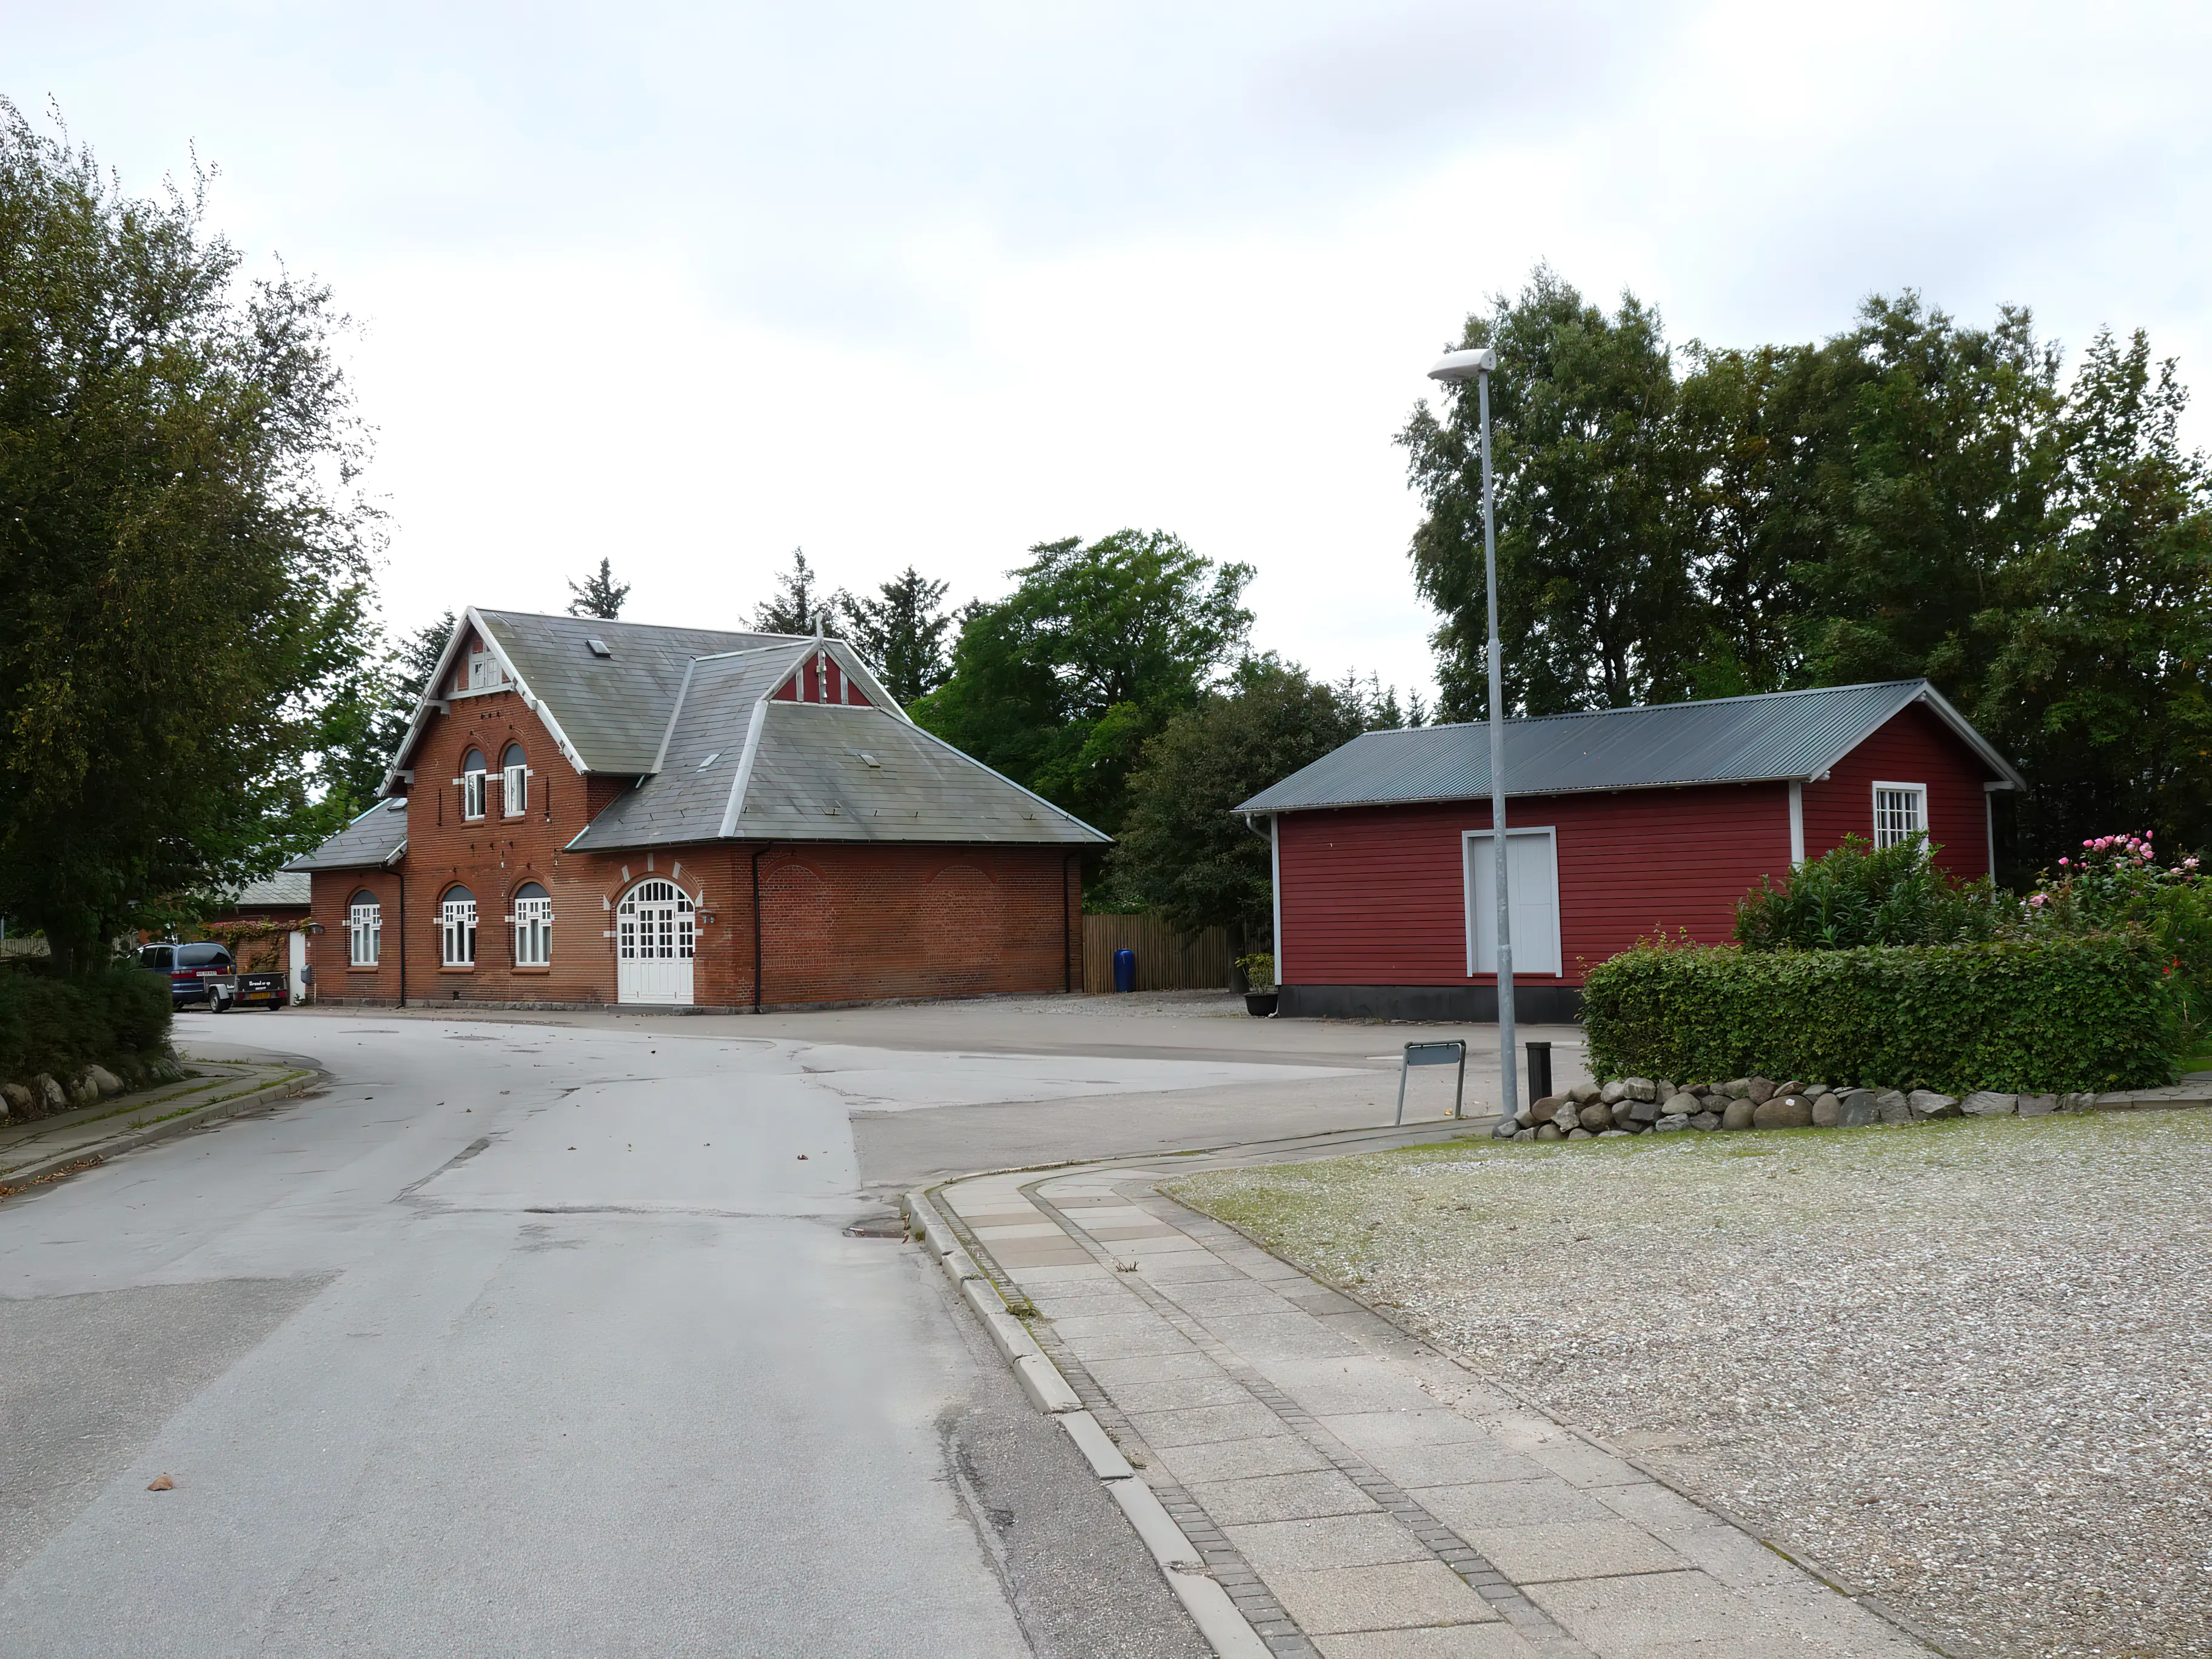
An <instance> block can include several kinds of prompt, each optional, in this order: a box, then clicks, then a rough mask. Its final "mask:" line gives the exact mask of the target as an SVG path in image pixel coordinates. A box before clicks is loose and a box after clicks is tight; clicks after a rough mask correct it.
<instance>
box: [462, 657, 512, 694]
mask: <svg viewBox="0 0 2212 1659" xmlns="http://www.w3.org/2000/svg"><path fill="white" fill-rule="evenodd" d="M504 678H506V677H505V676H504V675H503V674H501V672H500V670H499V659H498V658H496V657H495V656H493V655H492V653H490V652H489V651H477V652H471V653H470V655H469V684H468V689H469V690H471V691H489V690H493V689H494V688H495V687H496V686H497V685H498V684H500V682H501V680H502V679H504Z"/></svg>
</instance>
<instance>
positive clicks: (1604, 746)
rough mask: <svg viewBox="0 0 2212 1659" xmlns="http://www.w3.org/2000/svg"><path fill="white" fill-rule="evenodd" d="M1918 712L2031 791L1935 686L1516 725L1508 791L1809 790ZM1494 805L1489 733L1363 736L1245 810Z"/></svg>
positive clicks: (1899, 684) (1619, 711)
mask: <svg viewBox="0 0 2212 1659" xmlns="http://www.w3.org/2000/svg"><path fill="white" fill-rule="evenodd" d="M1915 702H1919V703H1923V704H1925V705H1926V706H1927V707H1928V708H1929V709H1930V710H1931V711H1932V712H1934V713H1935V714H1936V715H1937V716H1938V717H1939V718H1940V719H1942V720H1943V721H1944V723H1945V724H1947V725H1948V726H1950V727H1951V728H1952V729H1953V730H1954V732H1957V733H1958V734H1959V736H1960V739H1961V740H1962V741H1964V742H1965V743H1966V745H1967V746H1968V747H1969V748H1971V749H1972V750H1974V751H1975V753H1976V754H1977V755H1978V757H1980V758H1981V759H1982V761H1983V762H1984V763H1985V764H1986V765H1987V766H1988V767H1989V769H1990V771H1991V773H1992V774H1994V775H1996V777H1998V778H2000V779H2002V780H2003V781H2005V782H2006V783H2007V784H2008V785H2009V786H2010V787H2013V788H2015V789H2021V788H2025V787H2027V784H2026V781H2025V780H2023V779H2022V778H2021V775H2020V774H2019V773H2018V772H2016V771H2015V770H2014V769H2013V768H2012V766H2011V764H2010V763H2008V761H2007V760H2006V759H2005V758H2004V757H2003V756H2002V755H2000V754H1999V753H1998V752H1997V751H1996V750H1995V749H1994V748H1992V747H1991V746H1990V744H1989V743H1988V742H1987V741H1986V740H1985V739H1984V738H1983V737H1982V735H1981V734H1980V733H1979V732H1977V731H1975V730H1974V728H1973V727H1972V726H1970V725H1968V724H1967V723H1966V719H1965V717H1964V716H1963V715H1961V714H1960V713H1959V712H1958V710H1957V709H1955V708H1952V707H1951V705H1950V704H1949V703H1948V702H1946V701H1945V700H1944V698H1943V696H1942V694H1941V693H1940V692H1938V691H1937V690H1936V688H1935V687H1934V686H1932V685H1930V684H1929V683H1928V682H1927V681H1925V680H1888V681H1883V682H1881V683H1879V684H1869V685H1836V686H1822V687H1820V688H1817V689H1815V690H1805V691H1769V692H1761V693H1758V694H1756V695H1753V696H1742V697H1714V698H1711V699H1708V700H1707V701H1705V702H1673V703H1655V704H1652V705H1650V706H1648V707H1645V708H1608V709H1601V710H1598V711H1595V712H1593V713H1588V714H1547V715H1544V716H1542V717H1541V718H1538V719H1534V720H1508V721H1507V722H1506V723H1505V781H1506V793H1508V794H1510V795H1564V794H1573V793H1582V792H1584V791H1590V790H1608V789H1656V788H1665V787H1675V786H1680V785H1684V784H1699V783H1752V782H1765V781H1778V780H1783V779H1789V778H1796V779H1801V780H1810V779H1813V778H1815V777H1817V776H1819V775H1820V774H1821V773H1823V772H1825V771H1826V770H1827V769H1829V768H1830V767H1832V766H1833V765H1834V764H1835V763H1837V762H1838V761H1839V760H1841V759H1842V758H1843V757H1844V756H1845V755H1847V754H1849V753H1850V751H1851V750H1854V749H1856V748H1857V747H1858V745H1859V744H1861V743H1863V742H1864V741H1865V740H1866V739H1867V738H1868V737H1869V736H1870V735H1872V733H1873V732H1875V729H1876V728H1878V727H1879V726H1882V725H1883V724H1885V723H1886V722H1887V721H1888V720H1891V719H1893V717H1895V716H1896V715H1897V714H1899V712H1900V711H1901V710H1903V709H1905V708H1908V707H1910V706H1911V704H1913V703H1915ZM1489 793H1490V731H1489V727H1488V726H1486V725H1483V724H1480V723H1473V724H1468V725H1465V726H1419V727H1415V728H1413V729H1412V730H1410V731H1401V732H1364V733H1362V734H1361V735H1360V736H1358V737H1357V738H1353V739H1352V741H1351V742H1350V743H1347V744H1345V745H1344V746H1343V747H1342V748H1340V749H1337V750H1333V751H1332V752H1330V753H1328V754H1327V755H1324V756H1322V757H1321V758H1320V759H1319V760H1317V761H1316V762H1315V763H1313V764H1312V765H1310V766H1309V767H1306V768H1304V769H1303V770H1301V771H1298V772H1295V773H1293V774H1291V775H1290V776H1289V777H1287V778H1285V779H1284V780H1283V781H1281V782H1280V783H1278V784H1274V785H1273V786H1271V787H1268V788H1266V789H1262V790H1261V792H1260V793H1258V794H1256V795H1255V796H1253V797H1252V798H1251V799H1249V800H1248V801H1246V802H1244V803H1243V805H1240V806H1238V807H1237V808H1236V809H1235V810H1236V811H1239V812H1295V811H1307V810H1310V809H1314V808H1319V807H1332V806H1372V805H1399V804H1407V803H1412V802H1416V801H1435V800H1475V799H1483V798H1485V797H1486V796H1488V794H1489Z"/></svg>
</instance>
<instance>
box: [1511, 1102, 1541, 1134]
mask: <svg viewBox="0 0 2212 1659" xmlns="http://www.w3.org/2000/svg"><path fill="white" fill-rule="evenodd" d="M1513 1127H1515V1128H1516V1129H1533V1128H1534V1127H1536V1109H1535V1108H1534V1107H1533V1106H1523V1107H1522V1109H1520V1110H1519V1111H1518V1112H1516V1113H1515V1114H1514V1115H1513Z"/></svg>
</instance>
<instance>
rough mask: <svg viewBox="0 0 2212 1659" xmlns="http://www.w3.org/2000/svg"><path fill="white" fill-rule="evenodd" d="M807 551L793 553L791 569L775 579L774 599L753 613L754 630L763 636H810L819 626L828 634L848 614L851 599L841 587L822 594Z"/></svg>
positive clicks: (799, 550)
mask: <svg viewBox="0 0 2212 1659" xmlns="http://www.w3.org/2000/svg"><path fill="white" fill-rule="evenodd" d="M820 589H821V584H820V580H819V579H818V578H817V576H816V575H815V574H814V567H813V566H812V565H811V564H809V563H807V562H806V550H805V548H803V547H794V548H793V549H792V550H791V568H790V569H788V570H787V571H785V572H784V573H783V574H781V575H780V576H778V577H777V578H776V579H775V597H773V598H772V599H768V600H766V601H765V602H763V604H762V605H760V607H759V608H758V609H757V610H756V611H754V612H753V627H754V628H755V629H757V630H758V631H759V632H761V633H763V634H811V633H813V632H814V630H815V628H816V625H817V623H818V624H820V626H821V627H822V628H823V629H824V630H825V631H826V630H827V629H829V628H830V627H831V626H833V625H834V624H835V623H836V621H837V619H838V618H839V617H841V616H842V615H843V614H845V612H846V611H847V609H848V607H849V606H850V605H851V604H852V596H851V595H849V594H848V593H847V592H845V591H844V590H843V589H842V588H840V589H837V590H836V591H834V592H829V593H823V592H821V591H820Z"/></svg>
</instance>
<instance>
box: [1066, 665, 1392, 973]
mask: <svg viewBox="0 0 2212 1659" xmlns="http://www.w3.org/2000/svg"><path fill="white" fill-rule="evenodd" d="M1351 690H1352V695H1351V696H1348V697H1347V696H1346V691H1345V689H1344V688H1342V687H1337V686H1328V685H1321V684H1316V683H1315V682H1314V681H1313V680H1312V679H1310V678H1308V677H1307V675H1306V674H1305V672H1304V670H1302V669H1300V668H1298V667H1297V665H1294V664H1289V663H1285V662H1282V661H1279V659H1276V658H1275V657H1273V656H1272V655H1269V656H1264V657H1254V658H1249V659H1247V660H1245V661H1244V662H1243V663H1241V664H1239V665H1238V666H1237V671H1236V672H1235V674H1234V675H1233V676H1232V677H1231V679H1230V681H1229V683H1228V684H1226V685H1225V686H1223V687H1221V688H1220V689H1219V690H1216V691H1213V692H1212V693H1209V694H1208V695H1207V696H1206V697H1205V698H1204V699H1203V700H1202V701H1201V702H1199V704H1198V705H1197V706H1196V707H1195V708H1189V709H1186V710H1185V711H1183V712H1182V714H1176V715H1175V716H1174V717H1173V718H1172V719H1170V720H1169V721H1168V722H1167V724H1166V726H1164V727H1163V728H1162V729H1161V731H1160V732H1159V734H1158V736H1156V737H1155V738H1152V741H1151V742H1149V743H1147V744H1146V745H1145V752H1144V760H1143V763H1142V764H1141V765H1139V767H1138V769H1137V770H1136V772H1135V773H1134V775H1133V776H1132V777H1131V778H1130V780H1129V811H1128V815H1127V818H1126V820H1125V821H1124V823H1123V824H1122V828H1121V838H1120V840H1119V842H1117V843H1116V845H1115V848H1114V851H1113V853H1112V854H1111V855H1110V864H1111V870H1112V875H1113V878H1114V881H1115V884H1116V885H1117V887H1119V888H1120V889H1121V890H1124V891H1127V892H1128V893H1130V894H1131V895H1133V896H1134V897H1136V898H1137V899H1139V900H1140V901H1141V902H1143V903H1145V904H1146V906H1147V907H1148V908H1152V909H1155V910H1158V911H1159V912H1160V914H1161V915H1164V916H1165V917H1166V918H1167V919H1168V921H1170V922H1171V923H1172V924H1174V925H1175V926H1176V927H1180V928H1183V929H1185V930H1194V929H1196V928H1200V927H1215V926H1219V927H1229V928H1231V929H1234V930H1236V931H1237V933H1238V934H1239V936H1240V937H1242V938H1243V939H1247V940H1261V939H1271V938H1272V937H1273V868H1272V866H1271V864H1270V861H1269V855H1268V848H1267V842H1266V841H1265V840H1264V839H1262V838H1261V837H1260V836H1255V835H1254V834H1253V833H1252V831H1251V830H1250V829H1249V828H1248V827H1247V826H1246V825H1245V824H1244V823H1243V822H1242V821H1241V820H1240V819H1238V818H1237V817H1234V816H1232V815H1231V811H1230V809H1231V807H1233V806H1235V805H1237V803H1238V802H1239V801H1243V800H1249V799H1251V798H1252V797H1253V796H1254V795H1255V794H1257V793H1259V792H1260V791H1261V790H1262V789H1264V788H1266V787H1267V786H1268V785H1269V784H1271V783H1275V782H1278V781H1280V780H1282V779H1284V778H1286V777H1288V776H1290V775H1291V773H1293V772H1296V771H1297V770H1299V769H1301V768H1303V767H1306V766H1310V765H1311V764H1312V763H1314V762H1315V761H1317V760H1319V759H1320V758H1321V757H1322V756H1323V755H1326V754H1328V752H1329V751H1330V750H1333V749H1336V748H1338V747H1340V746H1341V745H1342V744H1346V743H1349V742H1350V741H1351V740H1352V738H1355V737H1357V736H1358V734H1359V733H1360V732H1363V731H1365V730H1368V729H1370V727H1371V726H1374V725H1375V724H1376V723H1377V718H1378V711H1376V709H1375V708H1373V707H1372V706H1371V704H1370V703H1368V702H1365V701H1364V700H1363V698H1362V697H1361V696H1360V695H1359V692H1360V689H1359V687H1358V684H1357V682H1353V683H1352V688H1351Z"/></svg>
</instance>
